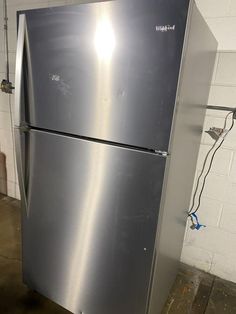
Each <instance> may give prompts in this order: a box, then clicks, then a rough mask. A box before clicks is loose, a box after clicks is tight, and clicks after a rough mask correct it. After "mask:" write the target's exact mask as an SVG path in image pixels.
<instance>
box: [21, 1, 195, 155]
mask: <svg viewBox="0 0 236 314" xmlns="http://www.w3.org/2000/svg"><path fill="white" fill-rule="evenodd" d="M188 5H189V0H179V1H176V0H165V1H163V0H148V1H147V0H129V1H127V0H126V1H124V0H117V1H108V2H100V3H90V4H83V5H77V6H66V7H57V8H47V9H40V10H30V11H25V12H21V13H25V16H26V36H27V40H26V44H25V57H24V66H23V69H24V73H23V75H24V86H25V88H24V91H25V94H24V96H25V101H24V104H25V115H26V116H25V117H22V121H26V122H27V123H29V124H30V125H31V126H33V127H38V128H41V129H47V130H54V131H59V132H62V133H67V134H74V135H79V136H84V137H88V138H96V139H101V140H105V141H111V142H115V143H121V144H127V145H132V146H137V147H143V148H150V149H160V150H167V149H168V144H169V138H170V132H171V125H172V117H173V111H174V106H175V100H176V91H177V85H178V78H179V71H180V63H181V56H182V48H183V41H184V34H185V28H186V19H187V13H188Z"/></svg>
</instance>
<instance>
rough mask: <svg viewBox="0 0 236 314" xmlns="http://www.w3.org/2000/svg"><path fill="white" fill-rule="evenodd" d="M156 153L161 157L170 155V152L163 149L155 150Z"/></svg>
mask: <svg viewBox="0 0 236 314" xmlns="http://www.w3.org/2000/svg"><path fill="white" fill-rule="evenodd" d="M155 154H157V155H158V156H160V157H164V158H166V157H168V156H169V155H170V153H168V152H165V151H162V150H155Z"/></svg>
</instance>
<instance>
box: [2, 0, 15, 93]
mask: <svg viewBox="0 0 236 314" xmlns="http://www.w3.org/2000/svg"><path fill="white" fill-rule="evenodd" d="M3 12H4V15H3V19H4V42H5V56H6V78H5V79H3V80H2V82H1V87H0V88H1V91H2V92H4V93H7V94H12V90H13V89H14V87H13V85H12V82H10V77H9V72H10V71H9V44H8V16H7V0H3Z"/></svg>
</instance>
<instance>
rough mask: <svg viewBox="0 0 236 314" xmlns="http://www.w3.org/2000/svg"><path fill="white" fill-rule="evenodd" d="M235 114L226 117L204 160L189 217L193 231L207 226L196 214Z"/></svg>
mask: <svg viewBox="0 0 236 314" xmlns="http://www.w3.org/2000/svg"><path fill="white" fill-rule="evenodd" d="M235 114H236V110H234V111H230V112H229V113H228V114H227V115H226V117H225V121H224V127H223V129H222V131H221V134H220V136H219V137H218V139H216V140H215V143H214V144H213V146H212V147H211V149H210V150H209V151H208V153H207V154H206V157H205V159H204V162H203V166H202V170H201V172H200V174H199V176H198V179H197V184H196V188H195V190H194V193H193V200H192V206H191V208H190V210H189V211H188V217H189V218H190V219H191V221H192V225H191V229H193V230H194V229H196V230H199V229H200V228H201V227H205V225H201V224H200V223H199V220H198V217H197V215H196V213H197V212H198V210H199V208H200V206H201V199H202V194H203V191H204V188H205V185H206V180H207V177H208V175H209V173H210V171H211V168H212V165H213V162H214V158H215V155H216V153H217V151H218V150H219V149H220V147H221V146H222V145H223V143H224V141H225V139H226V137H227V135H228V134H229V133H230V131H231V130H232V129H233V127H234V119H235ZM230 115H232V122H231V126H230V128H229V129H228V130H227V129H226V125H227V121H228V118H229V116H230ZM212 152H213V154H212V156H211V158H210V163H209V166H208V169H207V171H206V173H205V175H204V176H203V174H204V172H205V168H206V165H207V161H208V158H209V156H210V154H211V153H212ZM202 177H203V181H202V185H201V186H200V180H201V178H202ZM198 190H199V191H200V193H199V196H198V198H197V192H198ZM196 201H197V203H196Z"/></svg>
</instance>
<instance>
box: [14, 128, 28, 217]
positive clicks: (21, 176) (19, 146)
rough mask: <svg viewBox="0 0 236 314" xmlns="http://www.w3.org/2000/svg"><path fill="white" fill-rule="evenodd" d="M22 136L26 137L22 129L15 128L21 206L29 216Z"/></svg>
mask: <svg viewBox="0 0 236 314" xmlns="http://www.w3.org/2000/svg"><path fill="white" fill-rule="evenodd" d="M22 136H25V134H24V133H23V132H22V130H21V128H20V127H15V147H16V162H17V171H18V180H19V188H20V195H21V206H22V209H23V211H24V212H25V213H26V215H27V216H28V204H27V196H26V186H25V174H24V170H23V156H22V140H21V138H22Z"/></svg>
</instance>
